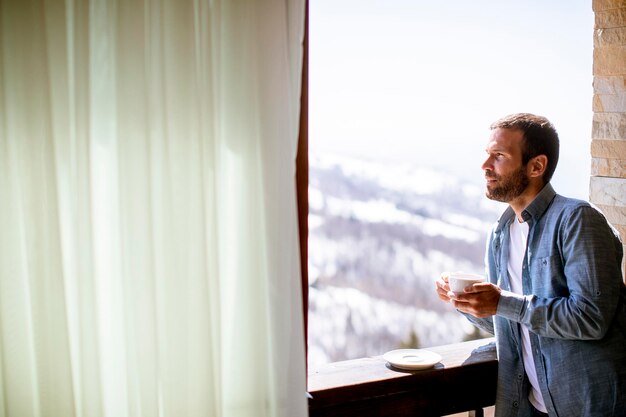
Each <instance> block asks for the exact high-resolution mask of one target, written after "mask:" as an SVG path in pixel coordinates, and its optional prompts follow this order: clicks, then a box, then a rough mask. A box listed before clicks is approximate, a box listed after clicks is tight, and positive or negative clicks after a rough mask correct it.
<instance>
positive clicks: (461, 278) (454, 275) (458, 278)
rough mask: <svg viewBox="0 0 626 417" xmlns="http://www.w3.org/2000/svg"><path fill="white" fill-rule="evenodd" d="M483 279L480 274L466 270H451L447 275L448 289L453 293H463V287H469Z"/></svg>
mask: <svg viewBox="0 0 626 417" xmlns="http://www.w3.org/2000/svg"><path fill="white" fill-rule="evenodd" d="M484 280H485V277H483V276H482V275H476V274H468V273H466V272H451V273H450V275H448V285H449V286H450V291H452V292H453V293H455V294H459V293H463V292H464V290H465V287H469V286H470V285H472V284H474V283H477V282H483V281H484Z"/></svg>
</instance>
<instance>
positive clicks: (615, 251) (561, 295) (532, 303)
mask: <svg viewBox="0 0 626 417" xmlns="http://www.w3.org/2000/svg"><path fill="white" fill-rule="evenodd" d="M522 217H523V219H524V221H526V222H528V223H529V232H528V246H527V248H526V254H525V258H524V264H523V267H522V286H523V289H524V295H520V294H514V293H512V292H511V282H510V278H509V274H508V270H507V265H508V255H509V225H510V224H511V222H512V221H513V219H514V218H515V213H514V212H513V210H512V209H511V208H510V207H509V208H508V209H507V210H506V211H505V212H504V213H503V215H502V216H501V217H500V220H499V221H498V222H497V223H496V225H495V226H494V228H493V230H492V231H491V235H490V238H489V240H488V242H487V257H486V264H487V265H486V267H487V274H488V278H489V281H490V282H492V283H494V284H496V285H498V286H499V287H500V288H501V289H502V294H501V297H500V301H499V303H498V308H497V313H496V315H495V316H492V317H491V318H488V319H476V318H474V317H471V316H468V318H469V319H470V320H471V321H472V322H474V323H475V324H477V325H479V326H480V327H482V328H484V329H485V330H487V331H490V332H491V333H493V334H495V336H496V343H497V350H498V363H499V372H498V391H497V396H496V416H507V417H508V416H529V415H530V410H531V408H530V402H529V401H528V393H529V387H530V385H529V382H528V378H527V377H526V373H525V371H524V365H523V362H522V348H521V336H520V333H521V331H520V325H523V326H526V327H527V328H528V329H529V333H530V338H531V346H532V355H533V358H534V360H535V366H536V369H537V377H538V380H539V385H540V388H541V393H542V395H543V399H544V402H545V404H546V407H547V409H548V414H549V415H550V416H561V417H571V416H626V286H625V285H624V282H623V278H622V272H621V260H622V256H623V253H622V252H623V250H622V244H621V242H620V240H619V237H618V236H617V233H616V232H615V231H614V230H613V229H612V228H611V226H609V224H608V223H607V221H606V219H605V218H604V216H603V215H602V214H601V213H600V212H598V211H597V210H596V209H595V208H593V207H592V206H591V205H589V204H588V203H586V202H584V201H580V200H574V199H569V198H565V197H562V196H560V195H557V194H556V193H555V192H554V189H553V188H552V186H551V185H550V184H548V185H546V186H545V187H544V188H543V190H542V191H541V192H540V193H539V194H538V195H537V197H536V198H535V199H534V200H533V202H532V203H531V204H530V205H529V206H528V207H527V208H526V209H525V210H524V212H523V213H522Z"/></svg>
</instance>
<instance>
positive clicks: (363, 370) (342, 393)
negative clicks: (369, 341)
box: [308, 338, 498, 417]
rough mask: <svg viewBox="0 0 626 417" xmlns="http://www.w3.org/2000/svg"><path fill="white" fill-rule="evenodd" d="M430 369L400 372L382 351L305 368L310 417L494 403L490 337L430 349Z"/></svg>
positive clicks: (417, 412) (438, 410) (440, 410)
mask: <svg viewBox="0 0 626 417" xmlns="http://www.w3.org/2000/svg"><path fill="white" fill-rule="evenodd" d="M428 350H430V351H433V352H437V353H439V354H440V355H441V356H442V360H441V362H440V363H438V364H437V365H435V367H434V368H431V369H428V370H422V371H403V370H397V369H395V368H391V367H390V365H389V364H388V363H387V362H386V361H385V360H384V359H383V358H382V356H374V357H370V358H361V359H354V360H349V361H343V362H335V363H330V364H326V365H323V366H320V367H318V368H317V369H315V368H313V369H310V370H309V375H308V387H309V393H310V394H311V396H312V398H311V399H309V415H310V417H321V416H324V417H331V416H342V417H349V416H359V417H367V416H384V415H389V416H397V417H402V416H421V415H437V416H441V415H446V414H452V413H458V412H463V411H468V410H478V409H482V408H483V407H488V406H491V405H493V404H494V402H495V396H496V378H497V372H498V361H497V356H496V348H495V343H494V339H493V338H489V339H480V340H474V341H471V342H464V343H458V344H453V345H446V346H437V347H432V348H428Z"/></svg>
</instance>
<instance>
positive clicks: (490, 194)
mask: <svg viewBox="0 0 626 417" xmlns="http://www.w3.org/2000/svg"><path fill="white" fill-rule="evenodd" d="M485 177H487V178H489V179H495V180H496V181H498V182H497V183H496V184H494V186H493V188H491V189H490V188H489V184H487V192H486V193H485V195H486V196H487V198H489V199H490V200H495V201H500V202H503V203H508V202H510V201H512V200H514V199H515V198H517V197H519V196H520V195H521V194H522V193H523V192H524V190H526V187H528V184H529V182H530V181H529V180H528V177H527V176H526V167H525V166H521V167H519V168H518V169H517V170H515V171H513V172H511V173H510V174H509V175H506V176H502V175H497V174H495V173H494V172H493V171H486V172H485Z"/></svg>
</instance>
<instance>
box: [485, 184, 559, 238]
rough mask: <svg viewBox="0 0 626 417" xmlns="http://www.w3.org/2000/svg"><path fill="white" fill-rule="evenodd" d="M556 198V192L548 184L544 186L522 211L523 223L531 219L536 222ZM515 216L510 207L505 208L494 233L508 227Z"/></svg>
mask: <svg viewBox="0 0 626 417" xmlns="http://www.w3.org/2000/svg"><path fill="white" fill-rule="evenodd" d="M555 196H556V192H555V191H554V188H552V185H551V184H550V183H548V184H546V185H545V186H544V187H543V189H542V190H541V191H539V194H537V196H536V197H535V198H534V200H533V201H531V203H530V204H529V205H528V207H526V208H525V209H524V211H522V219H524V221H525V222H527V221H528V220H531V219H533V220H534V221H537V220H538V219H539V218H540V217H541V216H543V214H544V213H545V212H546V210H547V209H548V206H549V205H550V203H551V202H552V200H553V199H554V197H555ZM514 216H515V212H514V211H513V209H512V208H511V206H509V207H507V208H506V210H505V211H504V213H502V216H500V219H499V220H498V227H497V228H496V231H497V232H499V231H500V230H502V228H503V227H505V226H506V225H508V224H509V223H510V221H511V219H512V218H513V217H514Z"/></svg>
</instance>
